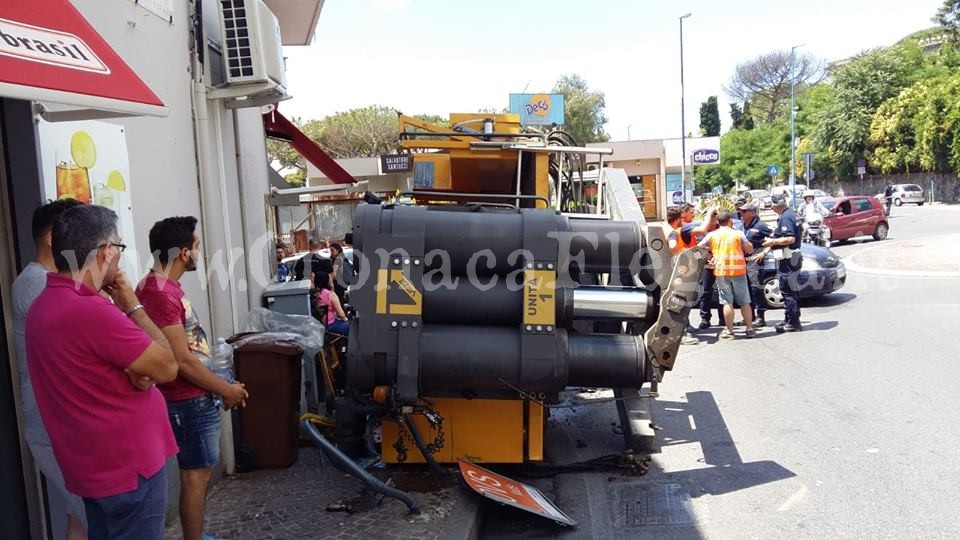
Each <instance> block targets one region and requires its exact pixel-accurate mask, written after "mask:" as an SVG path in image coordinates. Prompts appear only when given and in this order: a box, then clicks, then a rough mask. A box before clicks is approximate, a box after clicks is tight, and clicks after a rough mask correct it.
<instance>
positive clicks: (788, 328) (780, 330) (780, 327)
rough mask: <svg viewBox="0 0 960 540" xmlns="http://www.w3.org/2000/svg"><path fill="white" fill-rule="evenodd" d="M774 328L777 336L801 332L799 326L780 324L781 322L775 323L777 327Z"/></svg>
mask: <svg viewBox="0 0 960 540" xmlns="http://www.w3.org/2000/svg"><path fill="white" fill-rule="evenodd" d="M774 328H775V329H776V330H777V333H778V334H782V333H784V332H802V331H803V327H802V326H800V325H799V324H790V323H782V322H781V323H777V325H776V326H775V327H774Z"/></svg>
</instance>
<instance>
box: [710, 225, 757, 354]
mask: <svg viewBox="0 0 960 540" xmlns="http://www.w3.org/2000/svg"><path fill="white" fill-rule="evenodd" d="M717 224H718V225H719V228H718V229H717V230H715V231H713V232H711V233H709V234H707V235H706V236H705V237H704V238H703V240H701V241H700V245H704V246H707V248H708V249H709V250H710V254H711V256H712V259H713V266H714V270H713V273H714V275H715V276H716V277H717V292H718V293H719V296H720V305H721V306H722V307H723V321H724V326H726V328H724V329H723V330H721V331H720V339H733V338H734V334H733V306H734V305H739V306H740V313H741V314H742V315H743V321H744V323H746V326H747V337H748V338H749V337H753V336H755V335H757V331H756V330H754V329H753V309H752V308H751V307H750V284H749V282H748V281H747V255H750V254H751V253H753V245H752V244H751V243H750V241H749V240H747V237H746V236H745V235H744V234H743V232H741V231H738V230H736V229H734V228H733V216H732V215H731V214H730V212H727V211H723V212H720V215H718V216H717Z"/></svg>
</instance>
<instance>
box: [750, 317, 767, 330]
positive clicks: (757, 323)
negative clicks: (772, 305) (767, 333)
mask: <svg viewBox="0 0 960 540" xmlns="http://www.w3.org/2000/svg"><path fill="white" fill-rule="evenodd" d="M765 326H767V321H765V320H763V319H757V320H755V321H753V327H754V328H764V327H765Z"/></svg>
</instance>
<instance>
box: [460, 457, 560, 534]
mask: <svg viewBox="0 0 960 540" xmlns="http://www.w3.org/2000/svg"><path fill="white" fill-rule="evenodd" d="M460 474H462V475H463V479H464V480H466V482H467V485H468V486H470V488H471V489H473V490H474V491H476V492H477V493H479V494H480V495H483V496H484V497H486V498H488V499H491V500H493V501H496V502H498V503H501V504H506V505H509V506H512V507H514V508H519V509H520V510H526V511H527V512H530V513H532V514H536V515H538V516H542V517H545V518H547V519H552V520H554V521H556V522H557V523H559V524H561V525H570V526H576V525H577V522H576V521H574V520H573V519H571V518H570V516H568V515H566V514H564V513H563V511H562V510H560V509H559V508H557V507H556V506H554V504H553V503H551V502H550V501H548V500H547V498H546V497H545V496H544V495H543V492H542V491H540V490H539V489H537V488H535V487H533V486H528V485H526V484H523V483H520V482H517V481H516V480H511V479H510V478H507V477H506V476H501V475H499V474H497V473H495V472H492V471H488V470H487V469H484V468H483V467H478V466H476V465H474V464H473V463H470V462H469V461H464V460H462V459H461V460H460Z"/></svg>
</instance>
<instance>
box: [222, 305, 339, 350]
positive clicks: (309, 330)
mask: <svg viewBox="0 0 960 540" xmlns="http://www.w3.org/2000/svg"><path fill="white" fill-rule="evenodd" d="M246 331H247V332H255V333H253V334H250V335H246V336H244V335H242V334H241V335H240V336H241V337H240V339H237V340H236V341H233V342H232V343H231V345H233V348H234V349H238V348H240V347H242V346H243V345H245V344H247V343H276V342H278V341H280V342H287V343H292V344H294V345H297V346H298V347H300V348H301V349H303V359H304V361H305V362H306V363H309V362H311V361H312V359H313V358H314V357H315V356H316V355H317V353H319V352H320V350H321V349H323V334H324V332H325V329H324V327H323V325H322V324H320V321H318V320H316V319H314V318H313V317H310V316H306V315H289V314H287V313H277V312H275V311H270V310H269V309H265V308H254V309H252V310H250V314H249V315H248V316H247V326H246Z"/></svg>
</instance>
